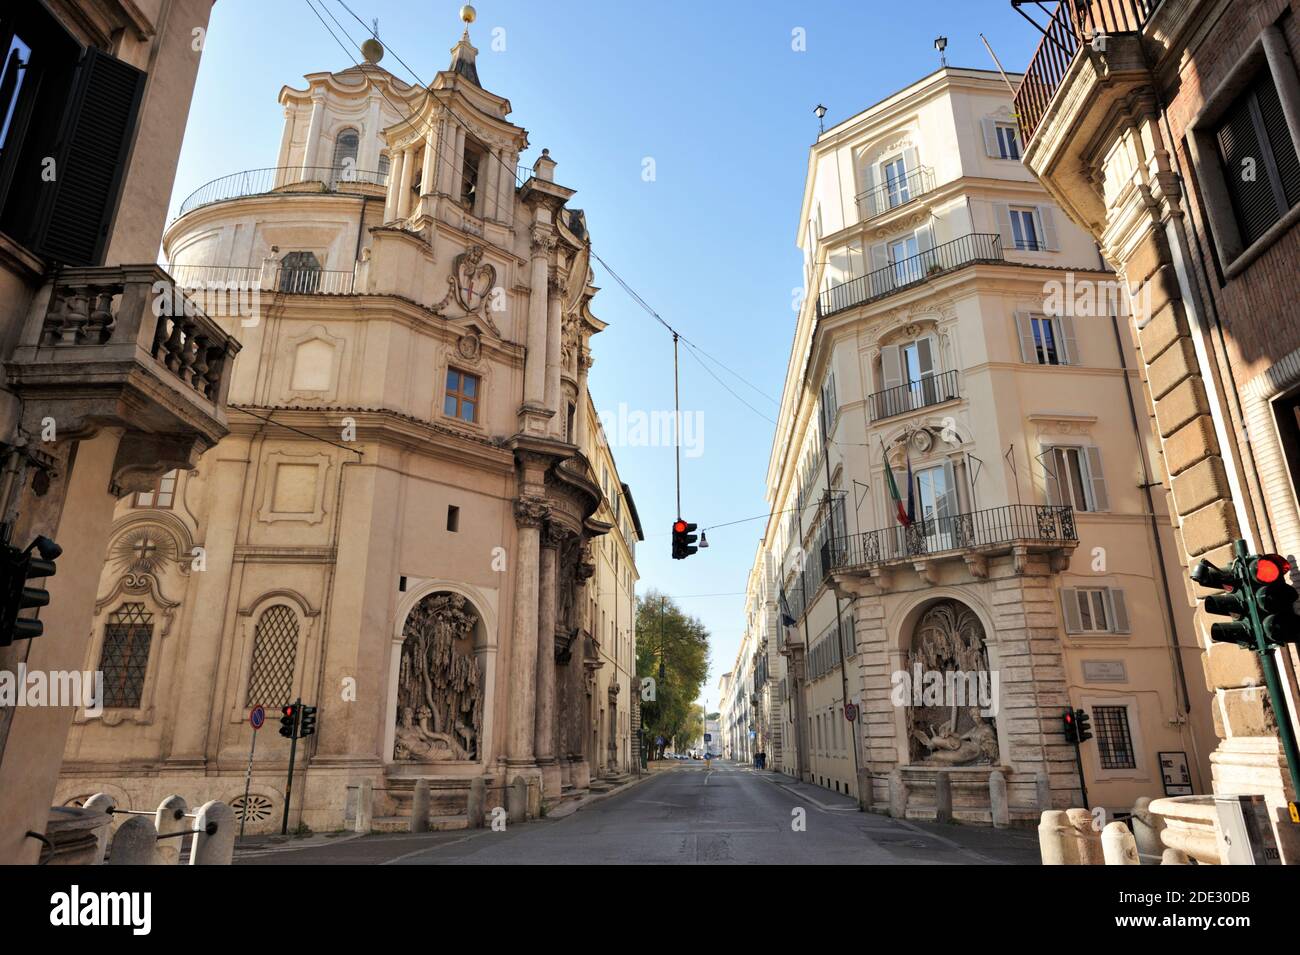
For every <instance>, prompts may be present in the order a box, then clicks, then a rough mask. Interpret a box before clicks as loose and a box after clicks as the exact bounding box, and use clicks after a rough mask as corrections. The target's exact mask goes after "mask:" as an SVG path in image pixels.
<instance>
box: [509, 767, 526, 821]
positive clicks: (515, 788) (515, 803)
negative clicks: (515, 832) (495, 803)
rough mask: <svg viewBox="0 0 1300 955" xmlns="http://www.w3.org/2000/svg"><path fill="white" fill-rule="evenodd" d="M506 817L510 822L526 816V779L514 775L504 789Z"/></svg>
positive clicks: (521, 819) (523, 818)
mask: <svg viewBox="0 0 1300 955" xmlns="http://www.w3.org/2000/svg"><path fill="white" fill-rule="evenodd" d="M506 818H507V819H508V820H509V821H510V822H523V821H524V820H526V819H527V818H528V780H526V779H524V777H523V776H516V777H515V781H514V782H512V783H511V784H510V786H509V787H508V788H507V789H506Z"/></svg>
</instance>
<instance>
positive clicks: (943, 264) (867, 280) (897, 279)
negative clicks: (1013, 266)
mask: <svg viewBox="0 0 1300 955" xmlns="http://www.w3.org/2000/svg"><path fill="white" fill-rule="evenodd" d="M1002 261H1005V260H1004V258H1003V256H1002V237H1001V236H1000V235H997V234H995V233H986V232H972V233H969V234H968V235H963V236H961V237H959V238H956V239H953V240H952V241H951V242H944V243H943V244H941V245H936V246H935V247H934V248H933V249H926V250H925V251H924V252H919V253H917V254H916V255H910V256H908V257H907V258H905V259H899V260H898V261H897V262H893V263H890V264H889V265H887V266H885V267H884V268H881V269H876V270H875V271H874V272H868V273H867V274H866V275H862V276H859V277H858V278H856V279H850V280H849V281H847V282H844V283H842V284H840V285H833V286H831V287H830V288H828V289H827V290H826V291H824V292H822V293H821V295H820V296H818V298H817V311H818V314H819V315H821V316H826V315H834V314H835V313H836V312H842V311H844V309H846V308H853V307H855V306H858V305H865V304H867V303H868V302H875V301H878V300H879V299H882V298H887V297H889V296H890V295H893V294H895V293H897V292H901V291H903V290H904V289H907V288H911V287H912V286H914V285H919V284H920V283H922V282H928V281H930V280H931V279H934V278H937V277H938V276H940V275H944V274H946V273H948V272H952V271H954V270H956V269H960V268H965V267H966V266H968V265H975V264H977V263H980V262H1002Z"/></svg>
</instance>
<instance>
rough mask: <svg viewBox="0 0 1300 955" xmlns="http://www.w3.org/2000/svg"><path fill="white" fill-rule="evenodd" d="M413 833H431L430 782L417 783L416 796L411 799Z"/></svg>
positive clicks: (419, 781)
mask: <svg viewBox="0 0 1300 955" xmlns="http://www.w3.org/2000/svg"><path fill="white" fill-rule="evenodd" d="M411 831H412V832H428V831H429V781H428V780H427V779H417V780H416V781H415V795H414V796H413V797H411Z"/></svg>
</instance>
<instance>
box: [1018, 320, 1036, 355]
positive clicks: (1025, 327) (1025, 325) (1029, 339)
mask: <svg viewBox="0 0 1300 955" xmlns="http://www.w3.org/2000/svg"><path fill="white" fill-rule="evenodd" d="M1016 336H1017V337H1018V338H1019V339H1020V360H1021V361H1025V362H1028V363H1029V364H1031V365H1037V364H1038V363H1039V362H1038V347H1037V346H1036V345H1035V344H1034V323H1033V318H1032V316H1031V315H1030V314H1029V313H1028V312H1016Z"/></svg>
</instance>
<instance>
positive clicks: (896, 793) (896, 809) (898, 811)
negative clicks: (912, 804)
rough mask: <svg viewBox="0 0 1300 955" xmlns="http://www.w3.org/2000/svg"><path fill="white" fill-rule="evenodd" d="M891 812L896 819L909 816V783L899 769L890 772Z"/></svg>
mask: <svg viewBox="0 0 1300 955" xmlns="http://www.w3.org/2000/svg"><path fill="white" fill-rule="evenodd" d="M889 814H890V815H891V816H893V817H894V818H895V819H906V818H907V783H905V782H903V774H902V773H901V772H899V771H898V770H897V769H895V770H894V771H893V772H891V773H890V774H889Z"/></svg>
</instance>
